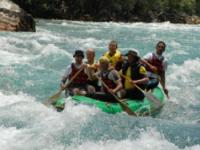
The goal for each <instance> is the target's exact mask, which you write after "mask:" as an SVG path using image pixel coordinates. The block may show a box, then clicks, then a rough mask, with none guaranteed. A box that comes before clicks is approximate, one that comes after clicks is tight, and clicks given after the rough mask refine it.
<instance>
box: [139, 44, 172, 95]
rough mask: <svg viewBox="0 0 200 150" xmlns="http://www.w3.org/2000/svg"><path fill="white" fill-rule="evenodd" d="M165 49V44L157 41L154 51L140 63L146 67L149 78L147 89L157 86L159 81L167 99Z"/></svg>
mask: <svg viewBox="0 0 200 150" xmlns="http://www.w3.org/2000/svg"><path fill="white" fill-rule="evenodd" d="M165 48H166V44H165V42H163V41H159V42H158V43H157V44H156V51H155V52H153V53H148V54H147V55H145V56H144V59H142V60H141V61H142V62H143V63H144V64H145V65H146V68H147V71H148V77H149V78H150V81H149V82H148V84H147V89H153V88H155V87H156V86H157V85H158V84H159V80H160V83H161V86H162V88H163V91H164V93H165V94H166V95H167V97H169V95H168V89H167V88H166V86H165V72H166V69H167V60H166V59H165V57H164V56H163V53H164V52H165Z"/></svg>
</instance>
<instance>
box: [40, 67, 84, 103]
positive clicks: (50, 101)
mask: <svg viewBox="0 0 200 150" xmlns="http://www.w3.org/2000/svg"><path fill="white" fill-rule="evenodd" d="M83 69H84V67H82V68H81V69H80V70H79V71H78V72H76V74H75V75H74V76H73V77H72V78H71V79H70V80H69V81H68V82H67V83H66V84H65V86H64V88H63V89H61V88H60V90H59V91H58V92H57V93H56V94H54V95H53V96H51V97H50V98H49V99H48V100H46V101H44V102H43V104H44V105H46V106H49V105H50V104H52V103H54V102H56V100H57V99H58V98H59V97H60V95H61V93H62V91H63V90H64V89H65V88H67V87H68V86H69V85H70V84H71V83H72V81H73V80H74V79H75V78H76V77H77V76H78V75H79V74H80V72H81V71H82V70H83Z"/></svg>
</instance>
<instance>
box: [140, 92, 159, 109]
mask: <svg viewBox="0 0 200 150" xmlns="http://www.w3.org/2000/svg"><path fill="white" fill-rule="evenodd" d="M144 95H145V97H146V98H147V99H148V100H149V101H151V102H152V103H153V104H154V106H155V107H156V108H159V107H161V106H162V104H161V102H160V100H159V99H158V98H156V97H155V96H154V95H152V94H151V93H147V92H145V93H144Z"/></svg>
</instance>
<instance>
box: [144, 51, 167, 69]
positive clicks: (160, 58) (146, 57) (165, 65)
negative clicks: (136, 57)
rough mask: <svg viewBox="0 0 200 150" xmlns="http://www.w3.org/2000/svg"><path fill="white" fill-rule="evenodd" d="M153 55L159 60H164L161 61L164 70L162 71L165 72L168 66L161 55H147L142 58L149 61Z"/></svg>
mask: <svg viewBox="0 0 200 150" xmlns="http://www.w3.org/2000/svg"><path fill="white" fill-rule="evenodd" d="M153 54H155V56H156V57H157V58H158V59H159V60H162V59H164V60H163V67H164V68H163V69H164V71H166V70H167V66H168V64H167V60H166V58H165V57H164V56H163V55H158V54H156V53H147V54H146V55H145V56H144V57H143V58H144V59H145V60H148V61H151V60H152V58H153Z"/></svg>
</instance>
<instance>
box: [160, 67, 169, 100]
mask: <svg viewBox="0 0 200 150" xmlns="http://www.w3.org/2000/svg"><path fill="white" fill-rule="evenodd" d="M160 84H161V86H162V88H163V91H164V93H165V95H166V96H167V97H168V98H169V92H168V89H167V88H166V86H165V71H163V72H162V73H161V74H160Z"/></svg>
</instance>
